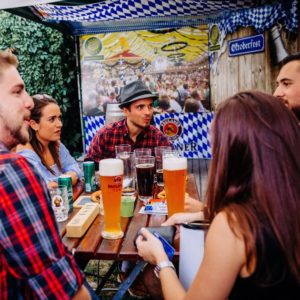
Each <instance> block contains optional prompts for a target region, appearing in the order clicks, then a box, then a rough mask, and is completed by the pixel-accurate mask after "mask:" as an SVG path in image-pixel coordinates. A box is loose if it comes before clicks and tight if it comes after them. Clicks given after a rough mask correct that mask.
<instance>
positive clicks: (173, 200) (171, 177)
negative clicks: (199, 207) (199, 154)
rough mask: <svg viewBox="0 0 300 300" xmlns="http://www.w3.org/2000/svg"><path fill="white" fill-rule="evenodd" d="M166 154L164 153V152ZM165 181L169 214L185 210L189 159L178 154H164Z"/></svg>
mask: <svg viewBox="0 0 300 300" xmlns="http://www.w3.org/2000/svg"><path fill="white" fill-rule="evenodd" d="M163 155H164V154H163ZM163 172H164V183H165V191H166V198H167V205H168V216H169V217H170V216H172V215H173V214H175V213H177V212H183V211H184V201H185V188H186V175H187V159H186V157H179V156H178V155H166V156H163Z"/></svg>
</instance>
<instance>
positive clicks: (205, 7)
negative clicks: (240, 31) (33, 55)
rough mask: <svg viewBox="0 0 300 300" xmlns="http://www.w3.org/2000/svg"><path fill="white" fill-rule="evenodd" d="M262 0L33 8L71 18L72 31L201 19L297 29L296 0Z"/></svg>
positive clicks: (228, 28)
mask: <svg viewBox="0 0 300 300" xmlns="http://www.w3.org/2000/svg"><path fill="white" fill-rule="evenodd" d="M265 3H270V1H264V0H260V1H259V0H257V1H251V0H236V1H231V0H224V1H206V0H187V1H182V0H134V1H133V0H129V1H124V0H115V1H105V2H100V3H94V4H86V5H79V6H62V5H52V4H40V5H35V8H36V10H37V11H38V12H39V13H40V17H41V18H42V19H44V20H47V21H52V22H57V21H66V22H71V24H69V25H70V28H72V31H73V34H76V35H81V34H87V33H96V32H115V31H120V28H122V30H123V31H128V30H141V29H158V28H167V27H170V28H173V27H182V26H193V25H194V26H195V25H197V24H204V23H205V24H210V23H219V26H220V28H221V29H223V30H225V33H227V32H234V31H235V30H236V28H237V26H244V27H247V26H254V27H255V28H256V30H257V31H259V32H262V31H264V30H266V29H269V28H270V27H272V26H273V25H274V24H276V23H278V22H279V21H280V22H281V23H282V24H284V25H285V27H286V29H287V30H289V31H294V32H296V31H297V26H298V17H297V0H285V1H278V3H275V4H272V5H266V6H263V5H264V4H265ZM115 21H119V22H117V23H116V22H115ZM116 24H118V25H116Z"/></svg>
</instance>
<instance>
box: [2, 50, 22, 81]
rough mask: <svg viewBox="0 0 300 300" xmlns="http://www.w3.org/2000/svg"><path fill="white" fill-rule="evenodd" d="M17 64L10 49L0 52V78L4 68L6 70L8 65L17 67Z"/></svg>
mask: <svg viewBox="0 0 300 300" xmlns="http://www.w3.org/2000/svg"><path fill="white" fill-rule="evenodd" d="M18 64H19V62H18V59H17V57H16V56H15V55H14V54H12V51H11V50H10V49H7V50H5V51H0V77H1V75H2V71H3V69H4V68H7V67H8V66H10V65H11V66H14V67H17V66H18Z"/></svg>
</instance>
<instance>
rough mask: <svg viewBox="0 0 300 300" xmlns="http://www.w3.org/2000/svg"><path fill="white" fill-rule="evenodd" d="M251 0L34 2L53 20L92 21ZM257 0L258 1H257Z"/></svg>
mask: <svg viewBox="0 0 300 300" xmlns="http://www.w3.org/2000/svg"><path fill="white" fill-rule="evenodd" d="M253 2H255V1H251V0H238V1H230V0H225V1H206V0H188V1H182V0H129V1H124V0H115V1H105V2H100V3H94V4H87V5H80V6H61V5H51V4H40V5H35V8H36V9H37V10H38V11H39V12H40V13H41V15H42V16H43V18H45V19H49V20H56V21H76V22H95V21H109V20H125V19H134V18H148V17H167V16H199V15H207V16H208V15H212V14H217V13H220V12H222V11H224V10H230V9H235V10H236V9H242V8H245V7H251V6H253ZM260 2H261V1H260Z"/></svg>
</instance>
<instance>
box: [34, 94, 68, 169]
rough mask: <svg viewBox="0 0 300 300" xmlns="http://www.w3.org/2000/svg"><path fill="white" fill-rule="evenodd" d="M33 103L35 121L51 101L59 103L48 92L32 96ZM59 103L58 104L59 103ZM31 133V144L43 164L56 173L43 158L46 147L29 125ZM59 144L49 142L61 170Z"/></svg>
mask: <svg viewBox="0 0 300 300" xmlns="http://www.w3.org/2000/svg"><path fill="white" fill-rule="evenodd" d="M32 99H33V103H34V108H33V109H32V111H31V117H30V118H31V119H32V120H34V121H35V122H37V123H39V122H40V119H41V116H42V110H43V108H44V107H45V106H47V105H49V104H50V103H54V104H57V101H56V100H55V99H53V98H52V97H51V96H49V95H46V94H38V95H34V96H32ZM57 105H58V104H57ZM29 133H30V137H31V138H30V144H31V146H32V148H33V149H34V151H35V152H36V154H37V155H38V156H39V157H40V159H41V161H42V164H43V165H44V166H45V167H46V168H47V170H48V171H49V172H51V173H52V174H54V172H53V170H52V169H51V168H50V166H48V165H47V164H46V162H45V160H44V158H43V152H44V147H43V145H42V143H41V142H40V141H39V140H38V139H37V136H36V132H35V130H33V129H32V128H31V127H30V126H29ZM58 147H59V144H58V143H57V142H50V143H49V150H50V153H51V155H52V157H53V159H54V162H55V163H56V165H57V167H58V169H59V170H60V171H61V170H62V167H61V162H60V159H59V148H58Z"/></svg>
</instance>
